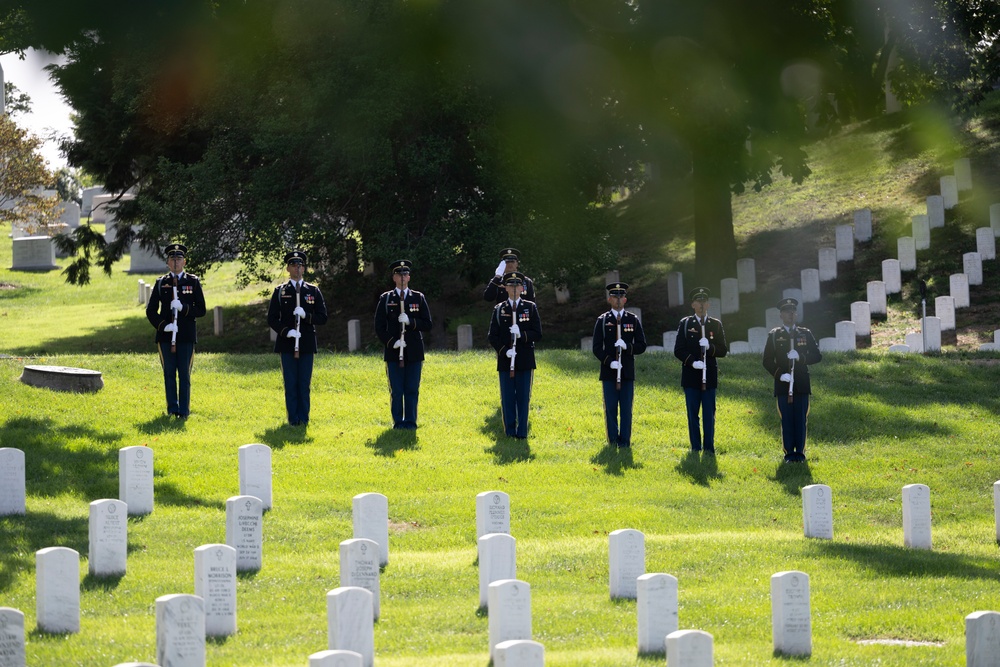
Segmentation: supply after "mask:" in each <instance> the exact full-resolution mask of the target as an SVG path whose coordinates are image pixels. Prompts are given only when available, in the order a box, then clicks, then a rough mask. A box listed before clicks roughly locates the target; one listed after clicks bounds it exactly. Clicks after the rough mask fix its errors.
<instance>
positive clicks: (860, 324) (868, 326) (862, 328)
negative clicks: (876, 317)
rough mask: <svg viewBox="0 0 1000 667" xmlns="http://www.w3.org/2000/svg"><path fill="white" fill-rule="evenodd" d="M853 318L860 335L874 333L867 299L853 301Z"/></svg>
mask: <svg viewBox="0 0 1000 667" xmlns="http://www.w3.org/2000/svg"><path fill="white" fill-rule="evenodd" d="M851 320H853V321H854V326H855V331H856V333H857V334H858V335H859V336H866V337H867V336H871V335H872V309H871V307H870V306H869V305H868V302H867V301H854V302H853V303H851ZM762 351H763V350H762Z"/></svg>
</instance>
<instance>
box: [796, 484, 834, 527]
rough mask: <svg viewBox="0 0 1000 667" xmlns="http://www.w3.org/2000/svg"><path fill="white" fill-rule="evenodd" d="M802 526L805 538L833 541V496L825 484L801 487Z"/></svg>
mask: <svg viewBox="0 0 1000 667" xmlns="http://www.w3.org/2000/svg"><path fill="white" fill-rule="evenodd" d="M802 526H803V531H804V532H805V536H806V537H815V538H818V539H822V540H832V539H833V495H832V494H831V493H830V487H829V486H827V485H826V484H809V485H808V486H803V487H802Z"/></svg>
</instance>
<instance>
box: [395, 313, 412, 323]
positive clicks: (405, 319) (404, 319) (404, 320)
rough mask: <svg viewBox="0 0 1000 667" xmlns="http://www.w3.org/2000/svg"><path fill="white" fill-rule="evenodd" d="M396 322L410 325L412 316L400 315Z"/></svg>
mask: <svg viewBox="0 0 1000 667" xmlns="http://www.w3.org/2000/svg"><path fill="white" fill-rule="evenodd" d="M396 321H397V322H399V323H400V324H409V323H410V316H409V315H407V314H406V313H400V314H399V317H397V318H396Z"/></svg>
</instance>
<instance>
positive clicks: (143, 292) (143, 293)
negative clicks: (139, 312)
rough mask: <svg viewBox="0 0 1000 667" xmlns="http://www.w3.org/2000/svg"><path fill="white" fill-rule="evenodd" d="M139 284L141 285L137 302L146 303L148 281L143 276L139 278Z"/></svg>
mask: <svg viewBox="0 0 1000 667" xmlns="http://www.w3.org/2000/svg"><path fill="white" fill-rule="evenodd" d="M138 285H139V291H138V293H137V294H136V299H135V300H136V302H137V303H141V304H145V303H146V300H145V298H144V297H145V296H146V288H145V285H146V281H145V280H143V279H142V278H139V283H138Z"/></svg>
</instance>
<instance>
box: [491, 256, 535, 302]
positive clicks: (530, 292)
mask: <svg viewBox="0 0 1000 667" xmlns="http://www.w3.org/2000/svg"><path fill="white" fill-rule="evenodd" d="M519 255H520V253H519V252H518V251H517V248H504V249H503V250H501V251H500V263H499V264H497V269H496V273H495V275H494V276H493V277H492V278H491V279H490V281H489V282H488V283H486V289H485V290H483V300H484V301H489V302H490V303H500V302H501V301H505V300H506V299H507V290H506V289H504V284H503V277H504V276H505V275H507V274H508V273H513V272H514V271H517V267H518V266H519V265H520V261H519V260H518V256H519ZM521 275H524V274H521ZM524 298H525V299H527V300H528V301H534V300H535V283H533V282H532V281H531V278H529V277H527V276H524Z"/></svg>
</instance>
